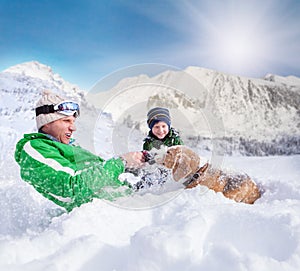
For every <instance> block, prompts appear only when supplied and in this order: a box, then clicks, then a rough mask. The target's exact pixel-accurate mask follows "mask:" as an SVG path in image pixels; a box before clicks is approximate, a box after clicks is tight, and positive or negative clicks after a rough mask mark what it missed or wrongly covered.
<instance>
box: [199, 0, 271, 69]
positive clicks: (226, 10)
mask: <svg viewBox="0 0 300 271" xmlns="http://www.w3.org/2000/svg"><path fill="white" fill-rule="evenodd" d="M218 3H219V4H220V2H218ZM226 3H227V4H228V2H227V1H226ZM235 3H236V2H235ZM243 3H245V2H244V1H243ZM251 3H253V2H250V4H249V5H248V6H245V4H244V5H240V6H232V5H231V6H230V5H229V7H228V5H227V6H226V4H225V3H224V4H223V5H224V6H223V7H220V6H218V8H217V7H214V6H213V4H211V6H210V7H206V8H203V7H202V9H200V8H199V7H197V8H196V9H197V10H198V16H195V13H194V19H193V20H194V25H195V26H196V27H197V28H198V31H194V33H193V35H194V38H193V39H194V43H195V44H198V45H195V47H194V48H197V47H198V48H201V52H199V59H200V60H203V62H204V63H206V64H207V65H208V67H209V68H213V69H214V68H216V69H218V70H220V71H223V72H228V73H233V74H239V75H249V74H254V73H255V72H256V73H257V72H259V71H261V70H263V67H265V66H266V65H265V64H266V61H267V58H268V57H270V54H272V53H273V52H272V47H273V46H272V45H273V44H274V43H273V44H272V42H275V39H274V34H273V31H271V24H270V18H269V19H266V17H267V16H266V15H267V14H268V13H267V11H268V6H267V5H265V6H263V5H257V6H255V7H254V5H253V6H250V5H251Z"/></svg>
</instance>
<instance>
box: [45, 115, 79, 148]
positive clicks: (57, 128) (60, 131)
mask: <svg viewBox="0 0 300 271" xmlns="http://www.w3.org/2000/svg"><path fill="white" fill-rule="evenodd" d="M75 120H76V119H75V117H73V116H68V117H65V118H61V119H58V120H56V121H53V122H50V123H48V124H45V125H44V127H43V131H44V132H45V133H47V134H49V135H52V136H53V137H55V138H56V139H57V140H58V141H60V142H61V143H64V144H69V143H70V140H71V137H72V133H73V132H74V131H76V126H75Z"/></svg>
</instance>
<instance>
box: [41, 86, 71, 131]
mask: <svg viewBox="0 0 300 271" xmlns="http://www.w3.org/2000/svg"><path fill="white" fill-rule="evenodd" d="M63 101H65V99H63V98H62V97H60V96H58V95H57V94H55V93H53V92H51V91H50V90H44V91H43V93H42V97H41V98H40V99H39V101H38V102H37V104H36V108H38V107H40V106H43V105H51V104H59V103H61V102H63ZM64 117H66V115H63V114H60V113H58V112H54V113H48V114H40V115H38V116H36V126H37V128H38V130H39V129H40V128H42V127H43V126H44V125H45V124H47V123H50V122H52V121H55V120H58V119H62V118H64Z"/></svg>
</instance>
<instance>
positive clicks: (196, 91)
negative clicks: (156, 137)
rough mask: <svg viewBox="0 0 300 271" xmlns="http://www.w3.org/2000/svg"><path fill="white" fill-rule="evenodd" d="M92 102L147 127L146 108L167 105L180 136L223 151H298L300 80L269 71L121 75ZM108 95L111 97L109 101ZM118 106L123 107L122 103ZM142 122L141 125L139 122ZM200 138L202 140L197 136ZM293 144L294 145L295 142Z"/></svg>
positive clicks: (192, 70) (193, 69) (194, 70)
mask: <svg viewBox="0 0 300 271" xmlns="http://www.w3.org/2000/svg"><path fill="white" fill-rule="evenodd" d="M96 90H97V86H96V87H95V89H94V90H93V92H94V93H96V94H90V96H91V97H90V101H91V102H93V103H94V104H96V105H97V106H99V107H101V108H104V110H106V111H108V112H110V113H111V114H112V116H113V117H114V119H119V121H120V122H121V120H120V119H123V120H125V119H128V118H129V119H131V120H134V119H135V120H137V122H139V124H142V125H140V126H141V128H142V130H145V129H146V128H145V120H146V119H145V116H146V113H147V110H148V109H149V108H150V107H153V106H166V107H168V108H170V109H171V113H172V116H173V122H172V123H173V126H174V127H176V128H177V129H179V130H180V131H181V133H182V134H183V137H185V138H186V139H192V141H193V142H191V143H190V144H194V143H195V139H198V140H200V139H201V140H200V141H201V142H199V144H200V145H203V144H204V145H207V140H208V139H209V140H214V141H215V142H217V145H219V147H220V148H223V149H226V150H227V152H229V153H232V152H235V151H237V152H242V153H244V154H251V153H252V154H254V153H253V150H254V149H258V151H256V153H255V154H259V153H261V154H266V153H268V152H270V153H272V154H275V153H278V154H280V153H299V151H300V150H299V145H300V111H299V107H300V79H299V78H297V77H292V76H291V77H280V76H275V75H267V76H266V77H265V78H264V79H254V78H246V77H240V76H233V75H228V74H224V73H220V72H216V71H212V70H208V69H204V68H199V67H188V68H187V69H186V70H184V71H166V72H163V73H160V74H158V75H156V76H154V77H151V78H150V77H148V76H146V75H140V76H137V77H131V78H125V79H123V80H121V81H120V82H119V83H118V84H116V86H115V87H114V88H112V89H111V90H110V91H108V92H98V93H97V91H96ZM108 97H112V98H111V99H110V100H109V103H107V101H108ZM120 105H121V106H120ZM143 125H144V126H143ZM199 138H200V139H199ZM293 146H294V147H295V148H294V147H293Z"/></svg>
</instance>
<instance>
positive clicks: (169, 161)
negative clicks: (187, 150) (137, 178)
mask: <svg viewBox="0 0 300 271" xmlns="http://www.w3.org/2000/svg"><path fill="white" fill-rule="evenodd" d="M180 153H181V149H180V148H179V147H177V146H175V147H170V148H168V150H167V152H166V154H165V156H164V159H163V165H164V166H165V167H166V168H170V169H171V168H174V166H175V165H176V161H177V160H178V156H179V155H180Z"/></svg>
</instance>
